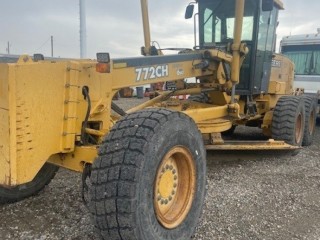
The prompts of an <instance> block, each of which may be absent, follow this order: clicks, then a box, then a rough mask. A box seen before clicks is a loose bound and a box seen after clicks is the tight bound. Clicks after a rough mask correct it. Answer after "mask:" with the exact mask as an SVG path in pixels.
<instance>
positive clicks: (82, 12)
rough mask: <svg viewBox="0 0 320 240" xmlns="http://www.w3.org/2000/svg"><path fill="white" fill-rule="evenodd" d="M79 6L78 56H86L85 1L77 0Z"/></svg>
mask: <svg viewBox="0 0 320 240" xmlns="http://www.w3.org/2000/svg"><path fill="white" fill-rule="evenodd" d="M79 8H80V58H86V57H87V24H86V1H85V0H79Z"/></svg>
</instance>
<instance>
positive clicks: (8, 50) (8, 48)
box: [7, 41, 10, 54]
mask: <svg viewBox="0 0 320 240" xmlns="http://www.w3.org/2000/svg"><path fill="white" fill-rule="evenodd" d="M7 53H8V54H10V42H9V41H8V47H7Z"/></svg>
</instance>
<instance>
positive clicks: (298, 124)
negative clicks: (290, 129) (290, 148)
mask: <svg viewBox="0 0 320 240" xmlns="http://www.w3.org/2000/svg"><path fill="white" fill-rule="evenodd" d="M302 118H303V116H302V115H301V114H299V116H298V117H297V120H296V132H295V134H296V143H299V142H300V141H301V138H302V136H303V131H302V129H303V119H302Z"/></svg>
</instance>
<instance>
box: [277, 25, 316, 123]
mask: <svg viewBox="0 0 320 240" xmlns="http://www.w3.org/2000/svg"><path fill="white" fill-rule="evenodd" d="M280 52H281V53H282V54H284V55H285V56H287V57H289V58H290V59H291V60H292V61H293V62H294V64H295V80H294V88H296V89H303V90H304V93H306V94H310V95H311V94H312V95H317V99H318V120H319V117H320V28H318V29H317V33H312V34H302V35H291V36H285V37H283V38H282V40H281V43H280Z"/></svg>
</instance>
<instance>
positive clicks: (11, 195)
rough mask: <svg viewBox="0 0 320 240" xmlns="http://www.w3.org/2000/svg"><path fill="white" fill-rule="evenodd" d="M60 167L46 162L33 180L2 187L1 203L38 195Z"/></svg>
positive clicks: (0, 192) (0, 189)
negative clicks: (10, 186)
mask: <svg viewBox="0 0 320 240" xmlns="http://www.w3.org/2000/svg"><path fill="white" fill-rule="evenodd" d="M58 169H59V167H57V166H54V165H52V164H50V163H45V165H44V166H43V167H42V168H41V170H40V171H39V172H38V174H37V175H36V176H35V178H34V179H33V180H32V181H31V182H29V183H26V184H21V185H18V186H15V187H12V188H5V187H0V204H3V203H13V202H17V201H20V200H22V199H24V198H27V197H30V196H33V195H36V194H37V193H38V192H39V191H41V190H42V189H43V188H44V187H45V186H46V185H47V184H49V183H50V181H51V179H53V178H54V176H55V175H56V172H57V171H58Z"/></svg>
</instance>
